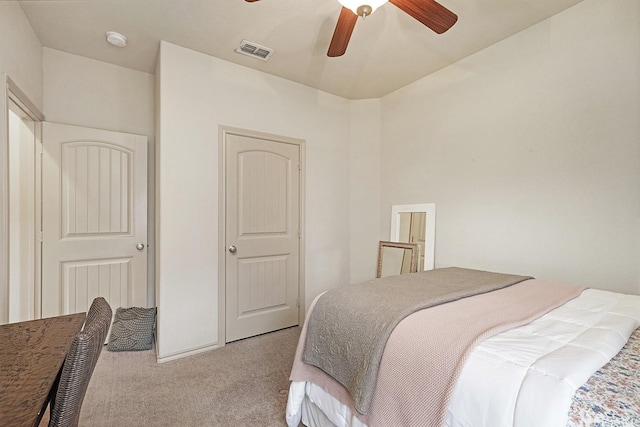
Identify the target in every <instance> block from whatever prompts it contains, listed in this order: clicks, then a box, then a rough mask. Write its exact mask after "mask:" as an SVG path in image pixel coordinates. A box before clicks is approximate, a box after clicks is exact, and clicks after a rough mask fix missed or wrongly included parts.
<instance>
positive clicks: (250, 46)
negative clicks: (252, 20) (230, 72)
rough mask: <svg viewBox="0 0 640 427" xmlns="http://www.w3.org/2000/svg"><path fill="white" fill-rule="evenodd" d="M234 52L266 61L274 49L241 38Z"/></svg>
mask: <svg viewBox="0 0 640 427" xmlns="http://www.w3.org/2000/svg"><path fill="white" fill-rule="evenodd" d="M236 52H238V53H241V54H243V55H247V56H251V57H253V58H258V59H261V60H263V61H266V60H268V59H269V58H270V57H271V55H273V52H275V51H274V50H273V49H271V48H268V47H266V46H261V45H259V44H258V43H254V42H250V41H247V40H242V43H240V47H238V48H237V49H236Z"/></svg>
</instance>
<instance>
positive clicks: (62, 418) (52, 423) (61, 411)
mask: <svg viewBox="0 0 640 427" xmlns="http://www.w3.org/2000/svg"><path fill="white" fill-rule="evenodd" d="M111 315H112V311H111V307H110V306H109V303H107V301H106V300H105V299H104V298H102V297H98V298H96V299H94V300H93V303H92V304H91V307H90V308H89V311H88V312H87V319H86V320H85V323H84V327H83V328H82V330H81V331H80V332H78V334H77V335H76V337H75V338H74V339H73V342H72V343H71V348H70V349H69V353H67V357H66V358H65V360H64V365H63V366H62V372H61V374H60V381H59V384H58V389H57V392H56V394H55V396H54V398H53V399H52V401H51V418H50V419H49V427H76V426H77V425H78V420H79V419H80V409H81V407H82V401H83V400H84V395H85V393H86V392H87V387H88V386H89V380H90V379H91V375H92V374H93V369H94V368H95V366H96V363H97V362H98V357H99V356H100V352H101V351H102V347H103V346H104V341H105V339H106V337H107V331H108V330H109V326H110V325H111Z"/></svg>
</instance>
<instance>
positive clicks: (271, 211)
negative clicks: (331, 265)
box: [224, 133, 300, 342]
mask: <svg viewBox="0 0 640 427" xmlns="http://www.w3.org/2000/svg"><path fill="white" fill-rule="evenodd" d="M224 143H225V152H226V157H225V161H226V165H225V170H226V179H225V182H226V188H225V195H226V199H225V206H226V212H225V218H226V236H225V242H226V248H227V251H226V257H225V264H226V265H225V268H226V292H225V295H226V306H225V313H226V330H225V335H226V341H227V342H230V341H235V340H238V339H242V338H246V337H250V336H254V335H258V334H262V333H266V332H271V331H274V330H277V329H282V328H287V327H290V326H295V325H297V324H298V291H299V283H300V278H299V273H300V265H299V263H300V146H299V145H298V144H290V143H284V142H278V141H273V140H269V139H262V138H257V137H250V136H245V135H237V134H231V133H226V134H225V141H224Z"/></svg>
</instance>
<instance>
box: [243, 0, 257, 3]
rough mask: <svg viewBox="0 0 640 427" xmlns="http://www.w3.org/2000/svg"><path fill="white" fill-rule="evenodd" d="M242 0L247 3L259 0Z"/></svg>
mask: <svg viewBox="0 0 640 427" xmlns="http://www.w3.org/2000/svg"><path fill="white" fill-rule="evenodd" d="M244 1H248V2H249V3H253V2H254V1H259V0H244Z"/></svg>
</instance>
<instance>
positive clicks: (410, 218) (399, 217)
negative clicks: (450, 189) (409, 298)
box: [390, 203, 436, 271]
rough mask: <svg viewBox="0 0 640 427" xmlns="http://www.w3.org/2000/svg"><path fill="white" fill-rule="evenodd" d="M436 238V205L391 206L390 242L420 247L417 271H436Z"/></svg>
mask: <svg viewBox="0 0 640 427" xmlns="http://www.w3.org/2000/svg"><path fill="white" fill-rule="evenodd" d="M435 236H436V205H435V203H423V204H416V205H393V206H391V236H390V240H392V241H394V242H399V243H415V244H416V245H417V246H418V248H419V249H418V252H419V253H418V267H417V271H424V270H433V269H434V266H435V242H436V240H435Z"/></svg>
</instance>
